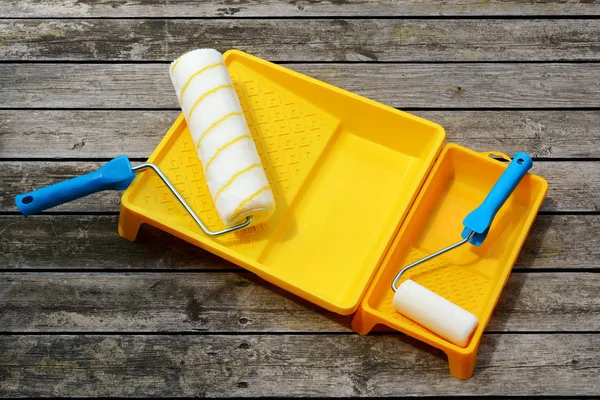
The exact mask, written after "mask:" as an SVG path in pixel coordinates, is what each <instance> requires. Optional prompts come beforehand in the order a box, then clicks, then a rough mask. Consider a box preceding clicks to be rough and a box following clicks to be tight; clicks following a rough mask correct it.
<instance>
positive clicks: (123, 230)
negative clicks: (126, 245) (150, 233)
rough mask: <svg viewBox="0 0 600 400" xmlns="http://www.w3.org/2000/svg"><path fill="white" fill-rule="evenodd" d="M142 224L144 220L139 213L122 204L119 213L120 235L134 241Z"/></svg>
mask: <svg viewBox="0 0 600 400" xmlns="http://www.w3.org/2000/svg"><path fill="white" fill-rule="evenodd" d="M141 224H142V220H141V219H140V218H139V216H138V215H136V214H134V213H133V212H131V211H130V210H129V209H127V208H125V207H123V206H122V205H121V212H120V214H119V235H121V237H123V238H125V239H127V240H131V241H132V242H133V241H134V240H135V238H136V237H137V234H138V231H139V230H140V225H141Z"/></svg>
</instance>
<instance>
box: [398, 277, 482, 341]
mask: <svg viewBox="0 0 600 400" xmlns="http://www.w3.org/2000/svg"><path fill="white" fill-rule="evenodd" d="M393 303H394V309H395V310H396V311H398V312H399V313H400V314H403V315H405V316H407V317H408V318H410V319H412V320H413V321H415V322H417V323H419V324H420V325H423V326H424V327H425V328H427V329H429V330H430V331H432V332H434V333H436V334H437V335H439V336H441V337H443V338H444V339H446V340H448V341H450V342H452V343H454V344H455V345H457V346H460V347H465V346H466V345H467V344H468V343H469V338H470V337H471V334H472V333H473V331H475V328H477V325H478V324H479V320H478V319H477V317H476V316H475V315H473V314H471V313H470V312H468V311H467V310H465V309H463V308H460V307H459V306H457V305H456V304H454V303H452V302H450V301H448V300H446V299H445V298H443V297H442V296H439V295H437V294H435V293H433V292H432V291H431V290H429V289H426V288H424V287H423V286H421V285H419V284H418V283H416V282H414V281H411V280H410V279H408V280H406V281H404V282H402V284H401V285H400V286H399V287H398V291H397V292H396V294H395V295H394V300H393Z"/></svg>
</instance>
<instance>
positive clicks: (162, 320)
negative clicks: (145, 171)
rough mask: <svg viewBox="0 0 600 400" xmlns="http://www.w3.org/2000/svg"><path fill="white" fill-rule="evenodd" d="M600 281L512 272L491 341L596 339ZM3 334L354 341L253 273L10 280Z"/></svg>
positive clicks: (340, 321)
mask: <svg viewBox="0 0 600 400" xmlns="http://www.w3.org/2000/svg"><path fill="white" fill-rule="evenodd" d="M598 287H600V274H594V273H513V274H512V275H511V277H510V279H509V281H508V283H507V285H506V287H505V288H504V291H503V293H502V297H501V299H500V302H499V304H498V305H497V307H496V310H495V311H494V315H493V317H492V319H491V321H490V323H489V325H488V327H487V331H491V332H542V331H547V332H576V331H583V332H586V331H587V332H589V331H597V330H600V297H598V296H597V292H598ZM0 302H1V303H2V307H3V312H2V313H0V327H2V328H1V331H2V332H40V331H43V332H221V333H226V332H290V333H292V332H351V331H352V330H351V328H350V321H351V319H352V318H351V317H344V316H341V315H338V314H335V313H331V312H327V311H324V310H322V309H320V308H319V307H317V306H315V305H312V304H311V303H309V302H308V301H304V300H302V299H300V298H298V297H295V296H293V295H290V294H288V293H287V292H285V291H283V290H281V289H279V288H277V287H276V286H274V285H271V284H268V283H266V282H264V281H262V280H260V279H259V278H257V277H255V276H253V275H251V274H250V273H245V272H244V273H217V272H208V273H127V274H123V273H120V274H115V273H28V274H23V273H8V274H4V275H3V279H2V280H0Z"/></svg>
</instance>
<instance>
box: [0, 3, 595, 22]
mask: <svg viewBox="0 0 600 400" xmlns="http://www.w3.org/2000/svg"><path fill="white" fill-rule="evenodd" d="M5 2H7V3H8V6H7V7H5V8H4V9H3V10H2V16H3V17H12V18H23V17H37V18H39V17H45V18H57V17H86V18H91V17H116V18H118V17H123V16H128V17H160V18H164V17H312V16H319V17H337V16H359V17H365V16H367V17H377V16H381V17H388V16H425V15H427V16H438V15H454V16H477V15H517V16H522V15H555V16H561V15H598V14H600V11H599V8H600V7H599V4H598V1H596V0H587V1H583V0H576V1H569V2H565V1H564V0H545V1H535V2H523V1H521V0H503V1H478V0H436V1H428V2H423V1H420V0H345V1H330V0H286V1H279V0H245V1H239V0H225V1H218V2H216V1H211V0H162V1H160V2H158V1H147V0H141V1H140V0H136V1H133V0H125V1H123V0H84V1H77V2H64V1H59V2H56V1H54V0H5Z"/></svg>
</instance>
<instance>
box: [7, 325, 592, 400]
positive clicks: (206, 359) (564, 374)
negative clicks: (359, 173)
mask: <svg viewBox="0 0 600 400" xmlns="http://www.w3.org/2000/svg"><path fill="white" fill-rule="evenodd" d="M414 344H417V345H418V343H415V342H414V341H412V340H410V339H407V338H406V337H404V336H401V335H375V336H362V337H361V336H358V335H348V334H337V335H335V334H333V335H259V336H256V335H236V336H231V335H208V336H207V335H188V336H171V335H143V336H120V335H93V336H86V335H77V336H73V335H27V336H2V337H0V373H1V374H2V376H3V380H2V381H0V394H2V395H3V396H11V395H12V396H16V395H19V396H41V395H43V396H51V395H52V396H61V395H62V396H123V395H128V396H155V397H159V396H161V397H162V396H190V397H191V396H194V397H196V396H198V397H212V396H218V397H240V396H253V397H258V396H277V397H280V396H335V397H339V396H395V397H397V396H409V395H412V396H418V395H421V396H424V395H427V396H461V397H464V396H468V395H484V396H493V395H503V396H523V395H545V396H552V395H555V396H560V395H562V396H567V395H568V396H584V395H589V396H597V395H598V394H599V389H598V388H599V387H600V385H599V384H600V381H599V376H600V373H599V372H600V371H599V369H600V353H599V350H598V349H599V348H600V335H597V334H578V335H575V334H560V335H556V334H502V335H497V334H491V335H484V336H483V339H482V342H481V346H480V348H479V357H478V363H477V368H476V370H475V374H474V376H473V378H471V379H469V380H467V381H460V380H458V379H456V378H453V377H451V376H450V374H449V373H448V369H447V368H448V367H447V363H446V361H445V360H443V359H440V353H439V352H437V351H433V350H430V351H424V350H428V349H429V348H426V349H424V348H422V347H421V348H418V347H415V346H414Z"/></svg>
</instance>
